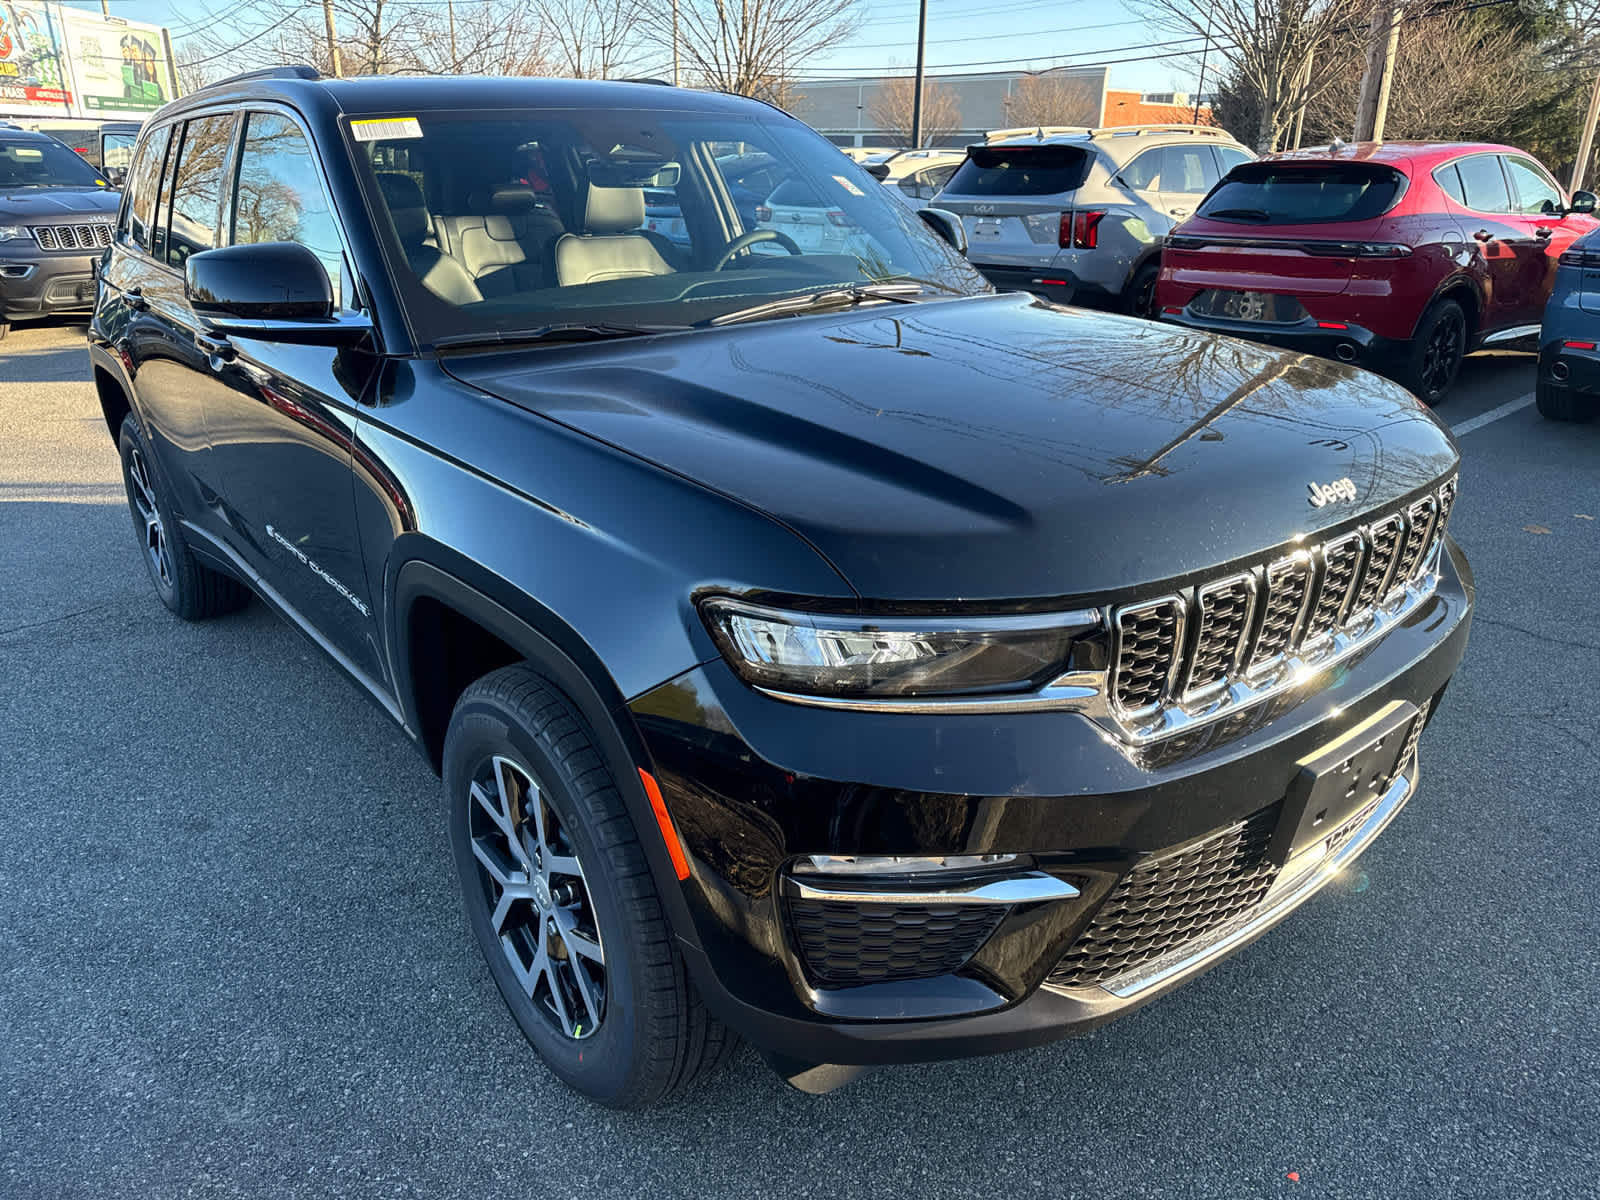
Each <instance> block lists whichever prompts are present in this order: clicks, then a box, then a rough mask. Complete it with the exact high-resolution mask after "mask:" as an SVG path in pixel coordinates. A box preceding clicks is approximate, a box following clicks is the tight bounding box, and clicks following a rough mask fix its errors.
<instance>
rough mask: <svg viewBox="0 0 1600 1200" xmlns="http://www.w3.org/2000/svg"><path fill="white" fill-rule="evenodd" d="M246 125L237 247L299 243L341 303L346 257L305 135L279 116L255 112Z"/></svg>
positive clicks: (236, 202) (236, 213)
mask: <svg viewBox="0 0 1600 1200" xmlns="http://www.w3.org/2000/svg"><path fill="white" fill-rule="evenodd" d="M245 121H246V124H245V134H244V150H243V151H242V152H241V154H240V156H239V178H238V182H237V183H236V184H235V185H234V197H235V199H234V209H233V228H232V241H233V243H234V244H235V245H240V244H253V243H256V242H299V243H300V244H301V245H302V246H304V247H306V248H307V249H308V250H310V251H311V252H312V253H313V254H315V255H316V256H317V258H319V259H320V260H321V261H322V265H323V267H324V268H325V269H326V270H327V272H328V279H329V281H330V282H331V283H332V284H333V295H334V300H335V302H337V301H338V299H339V276H340V274H341V269H342V267H343V263H344V252H343V250H342V249H341V245H340V241H339V227H338V225H337V224H336V223H335V222H334V219H333V211H332V209H331V208H330V207H329V206H328V201H327V198H326V195H325V193H324V191H323V188H322V175H321V173H320V172H319V171H318V169H317V164H316V160H315V159H313V158H312V156H311V146H310V144H309V143H308V142H307V141H306V135H305V134H304V133H302V132H301V131H300V127H299V126H298V125H296V124H295V123H294V122H293V121H291V120H289V119H288V118H287V117H283V116H279V115H278V114H277V113H259V112H254V113H251V114H249V116H247V117H246V118H245Z"/></svg>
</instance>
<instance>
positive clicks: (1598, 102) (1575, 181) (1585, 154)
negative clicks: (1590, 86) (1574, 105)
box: [1567, 71, 1600, 192]
mask: <svg viewBox="0 0 1600 1200" xmlns="http://www.w3.org/2000/svg"><path fill="white" fill-rule="evenodd" d="M1597 122H1600V71H1597V72H1596V73H1595V77H1594V91H1592V92H1590V93H1589V115H1588V116H1587V117H1585V118H1584V122H1583V137H1582V138H1580V139H1579V140H1578V157H1577V159H1576V161H1574V162H1573V164H1572V178H1571V179H1570V180H1569V181H1568V182H1567V191H1569V192H1575V191H1577V190H1578V189H1579V188H1581V187H1582V186H1583V181H1584V180H1585V179H1586V178H1588V175H1589V155H1590V154H1591V153H1592V152H1593V151H1594V127H1595V125H1596V123H1597Z"/></svg>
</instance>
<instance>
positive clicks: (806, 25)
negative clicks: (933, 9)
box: [649, 0, 858, 107]
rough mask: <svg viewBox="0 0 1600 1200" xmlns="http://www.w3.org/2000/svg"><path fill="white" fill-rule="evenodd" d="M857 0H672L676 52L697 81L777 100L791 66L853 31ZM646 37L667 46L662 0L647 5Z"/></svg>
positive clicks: (786, 89) (783, 94)
mask: <svg viewBox="0 0 1600 1200" xmlns="http://www.w3.org/2000/svg"><path fill="white" fill-rule="evenodd" d="M857 2H858V0H678V53H679V56H680V58H681V59H682V62H683V65H684V73H685V74H686V75H687V76H688V77H689V78H690V79H692V80H694V81H695V82H696V83H698V84H700V85H701V86H702V87H707V88H712V89H714V90H717V91H724V92H734V93H736V94H737V95H741V96H755V97H757V98H758V99H762V100H767V101H770V102H771V103H773V104H777V105H779V106H780V107H782V104H783V101H784V100H786V99H788V100H792V99H793V98H794V93H793V85H794V79H795V71H796V68H798V67H799V66H800V65H801V64H803V63H805V62H806V61H807V60H808V59H812V58H815V57H816V56H817V55H819V54H822V53H824V52H825V51H828V50H831V49H832V48H833V47H835V46H837V45H838V44H839V43H840V42H842V41H844V40H845V39H846V38H848V37H849V36H850V35H851V34H853V33H854V32H855V31H856V27H857V17H856V7H857ZM649 33H650V38H651V41H652V42H653V43H654V44H655V45H656V47H657V48H658V50H660V51H663V52H665V53H666V54H668V55H670V54H671V52H672V20H671V16H670V9H669V6H668V5H665V4H659V5H656V6H654V11H653V15H652V18H651V20H650V22H649Z"/></svg>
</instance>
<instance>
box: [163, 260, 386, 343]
mask: <svg viewBox="0 0 1600 1200" xmlns="http://www.w3.org/2000/svg"><path fill="white" fill-rule="evenodd" d="M183 294H184V296H185V297H186V298H187V299H188V301H189V307H190V308H191V309H193V310H194V313H195V315H196V316H197V317H201V318H203V319H204V320H205V321H206V323H207V325H208V326H209V327H210V329H211V331H212V332H214V333H219V334H224V335H237V336H240V337H251V338H260V339H262V340H264V341H272V342H303V343H309V344H313V345H343V344H346V343H349V342H354V341H358V340H360V338H361V337H362V336H364V335H365V334H367V333H369V332H370V331H371V329H372V323H371V322H370V321H368V320H367V319H366V318H365V317H337V316H335V315H334V311H333V285H332V284H331V283H329V282H328V272H327V271H326V270H324V269H323V266H322V261H321V260H320V259H319V258H317V256H316V255H315V254H313V253H311V251H310V250H308V249H306V247H304V246H302V245H300V244H299V243H298V242H258V243H256V244H254V245H246V246H224V247H222V248H221V249H220V250H202V251H200V252H199V253H196V254H191V255H190V256H189V257H188V258H187V259H185V260H184V264H183Z"/></svg>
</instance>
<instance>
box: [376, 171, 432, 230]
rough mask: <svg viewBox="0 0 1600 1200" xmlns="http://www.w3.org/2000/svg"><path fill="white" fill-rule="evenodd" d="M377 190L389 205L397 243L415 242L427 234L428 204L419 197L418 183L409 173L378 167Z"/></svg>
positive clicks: (420, 192) (419, 187)
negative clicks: (404, 173) (397, 239)
mask: <svg viewBox="0 0 1600 1200" xmlns="http://www.w3.org/2000/svg"><path fill="white" fill-rule="evenodd" d="M377 176H378V191H380V192H382V193H383V202H384V203H385V204H386V205H388V206H389V218H390V220H392V221H393V222H394V231H395V235H396V236H397V237H399V239H400V241H401V244H403V245H405V244H410V243H412V242H419V241H421V240H422V239H423V238H425V237H427V236H428V206H427V204H426V203H425V202H424V201H423V199H422V187H421V185H420V184H418V183H417V181H416V180H415V179H413V178H411V176H409V175H402V174H401V173H400V172H399V171H379V172H377Z"/></svg>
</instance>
